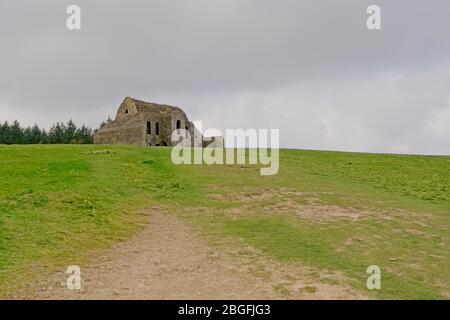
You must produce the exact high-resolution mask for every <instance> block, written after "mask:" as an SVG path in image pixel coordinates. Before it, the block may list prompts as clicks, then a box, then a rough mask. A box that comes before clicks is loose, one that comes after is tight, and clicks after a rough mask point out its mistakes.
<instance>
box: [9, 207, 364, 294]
mask: <svg viewBox="0 0 450 320" xmlns="http://www.w3.org/2000/svg"><path fill="white" fill-rule="evenodd" d="M74 264H76V261H74ZM80 267H81V271H82V279H83V282H82V290H81V291H72V290H69V289H67V288H66V287H65V281H66V279H67V276H68V275H67V274H65V273H63V272H61V273H58V274H55V275H54V276H52V277H51V278H50V279H48V280H46V281H44V282H40V283H38V284H37V285H36V287H35V288H33V289H31V292H30V293H29V294H26V295H24V296H21V297H18V298H30V297H31V298H40V299H41V298H42V299H285V298H288V299H351V298H356V299H362V298H365V297H364V296H363V295H361V294H360V293H358V292H356V291H355V290H354V289H352V288H351V287H350V286H348V285H347V284H346V280H345V277H343V276H342V275H339V274H331V273H330V274H327V273H326V272H322V271H321V272H317V270H313V269H310V268H308V267H305V266H302V265H300V264H285V263H281V262H277V261H275V260H272V259H270V258H268V257H266V256H264V255H262V254H261V253H260V252H258V251H256V250H255V249H254V248H252V247H244V248H237V247H235V246H226V245H224V246H220V248H216V247H212V246H210V245H208V244H207V243H206V242H205V240H203V239H202V238H201V237H200V236H198V235H197V234H196V233H195V232H194V231H193V230H192V229H191V228H190V227H189V226H187V225H186V224H185V223H183V222H182V221H181V220H179V219H177V218H176V217H175V216H173V215H170V214H168V213H163V212H158V213H157V212H155V213H151V215H150V222H149V225H148V226H146V227H144V228H143V229H142V230H141V231H140V232H139V233H137V234H136V235H135V236H134V237H132V238H131V239H130V240H128V241H125V242H123V243H120V244H118V245H116V246H115V247H113V248H112V249H111V250H109V251H108V252H107V253H106V254H104V255H103V256H100V257H98V258H97V259H96V261H94V262H92V264H91V265H89V266H80Z"/></svg>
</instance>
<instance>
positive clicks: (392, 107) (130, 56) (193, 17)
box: [0, 0, 450, 153]
mask: <svg viewBox="0 0 450 320" xmlns="http://www.w3.org/2000/svg"><path fill="white" fill-rule="evenodd" d="M72 3H76V4H78V5H80V7H81V9H82V17H83V21H82V23H83V28H82V30H81V31H79V32H78V31H73V32H70V31H68V30H67V29H66V28H65V19H66V17H67V16H66V14H65V10H66V8H67V6H68V5H69V4H72ZM373 3H376V4H378V5H380V6H381V8H382V22H383V29H382V30H381V31H377V32H369V31H368V30H367V29H366V27H365V20H366V13H365V9H366V8H367V6H368V5H369V4H373ZM0 9H1V11H0V36H1V39H2V40H1V53H0V54H1V56H0V57H1V59H0V112H1V114H0V120H3V118H4V119H9V120H11V119H13V118H19V119H20V120H23V121H24V122H25V123H32V122H34V121H38V122H39V123H40V124H42V125H45V126H48V125H49V124H51V123H52V122H54V121H58V120H61V119H69V118H73V119H74V120H76V121H79V122H85V123H87V124H89V125H91V126H95V125H97V124H98V123H99V122H101V120H103V119H104V118H105V117H106V116H107V115H108V114H110V115H114V112H115V108H116V106H117V105H118V104H119V103H120V101H121V99H122V98H123V97H124V96H127V95H130V96H135V97H137V98H141V99H147V100H150V101H157V102H163V103H169V104H178V105H180V106H182V107H183V108H184V109H186V111H187V112H188V113H189V114H190V115H192V117H193V118H196V119H204V120H206V122H209V123H211V124H212V125H214V126H217V127H220V128H225V127H231V128H233V127H239V126H247V127H279V128H280V129H281V138H282V141H281V145H282V146H286V147H297V148H314V149H320V148H329V149H343V150H362V151H387V152H426V153H450V147H449V146H448V141H446V140H448V138H447V137H448V134H449V132H448V131H446V130H445V128H444V129H442V128H441V127H445V123H446V122H445V121H447V120H448V116H447V113H446V112H447V111H446V110H447V109H448V108H449V105H448V101H449V100H448V99H449V91H448V88H449V84H450V83H449V74H450V71H449V68H448V63H449V58H450V39H449V38H448V35H447V33H448V30H450V21H449V20H448V14H449V13H450V3H449V2H448V1H445V0H441V1H440V0H434V1H429V2H424V1H419V0H413V1H411V0H408V1H407V0H398V1H388V0H376V1H372V0H371V1H366V0H342V1H332V0H327V1H325V0H317V1H300V0H282V1H274V0H226V1H225V0H189V1H185V0H152V1H145V2H144V1H137V0H131V1H126V2H125V1H118V0H113V1H106V0H94V1H92V0H89V1H87V0H78V1H75V2H73V1H49V0H43V1H39V2H38V1H31V0H29V1H24V0H15V1H12V0H3V1H2V2H1V3H0ZM446 119H447V120H446ZM448 124H449V125H450V123H448ZM436 128H441V129H436Z"/></svg>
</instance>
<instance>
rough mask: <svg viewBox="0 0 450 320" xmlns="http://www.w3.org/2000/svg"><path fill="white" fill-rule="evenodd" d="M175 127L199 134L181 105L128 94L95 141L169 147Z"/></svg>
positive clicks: (96, 135) (97, 142)
mask: <svg viewBox="0 0 450 320" xmlns="http://www.w3.org/2000/svg"><path fill="white" fill-rule="evenodd" d="M176 129H186V130H188V131H189V133H190V135H191V139H192V140H193V139H194V131H195V134H196V135H197V136H198V135H199V132H198V131H197V130H195V128H194V125H193V124H192V122H190V121H189V119H188V117H187V116H186V114H185V113H184V111H183V110H181V109H180V108H178V107H173V106H169V105H163V104H157V103H150V102H145V101H140V100H137V99H133V98H130V97H126V98H125V99H124V100H123V102H122V103H121V105H120V107H119V110H117V115H116V118H115V119H114V121H112V122H111V123H107V124H106V125H105V126H103V127H102V128H100V129H99V131H97V132H96V133H95V134H94V143H95V144H134V145H140V146H170V145H172V142H171V136H172V132H173V131H174V130H176ZM199 141H201V137H200V140H199ZM200 143H201V142H200Z"/></svg>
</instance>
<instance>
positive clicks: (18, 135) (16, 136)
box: [10, 120, 25, 144]
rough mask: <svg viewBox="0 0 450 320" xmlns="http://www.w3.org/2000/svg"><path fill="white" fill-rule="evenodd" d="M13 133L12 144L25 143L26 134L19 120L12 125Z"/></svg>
mask: <svg viewBox="0 0 450 320" xmlns="http://www.w3.org/2000/svg"><path fill="white" fill-rule="evenodd" d="M10 134H11V141H12V142H11V143H12V144H24V143H25V135H24V132H23V129H22V128H21V126H20V123H19V121H17V120H14V122H13V123H12V125H11V127H10Z"/></svg>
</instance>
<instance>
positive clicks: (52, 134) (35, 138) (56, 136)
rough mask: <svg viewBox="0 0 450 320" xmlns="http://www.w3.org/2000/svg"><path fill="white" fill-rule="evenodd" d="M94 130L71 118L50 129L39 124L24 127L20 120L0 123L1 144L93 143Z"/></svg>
mask: <svg viewBox="0 0 450 320" xmlns="http://www.w3.org/2000/svg"><path fill="white" fill-rule="evenodd" d="M92 143H94V131H93V130H92V129H91V128H89V127H86V126H85V125H82V126H81V127H77V126H76V125H75V123H74V122H73V121H72V120H70V121H69V122H67V123H64V122H57V123H55V124H53V126H52V127H51V128H50V130H48V131H46V130H45V129H41V128H39V126H38V125H37V124H35V125H34V126H29V127H25V128H23V127H22V126H21V125H20V123H19V121H17V120H15V121H14V122H12V123H9V122H8V121H5V122H4V123H3V124H0V144H92Z"/></svg>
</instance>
